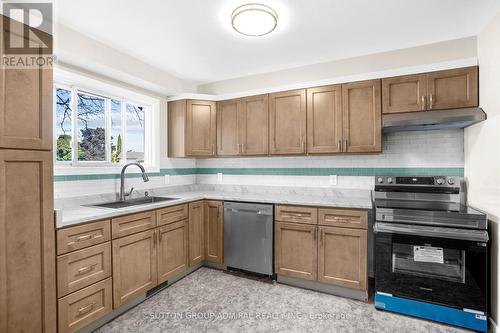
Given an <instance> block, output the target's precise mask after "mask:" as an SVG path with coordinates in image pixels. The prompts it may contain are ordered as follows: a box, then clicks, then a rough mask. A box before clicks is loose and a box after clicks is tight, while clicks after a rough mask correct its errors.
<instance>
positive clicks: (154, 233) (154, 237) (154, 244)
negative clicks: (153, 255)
mask: <svg viewBox="0 0 500 333" xmlns="http://www.w3.org/2000/svg"><path fill="white" fill-rule="evenodd" d="M155 247H156V231H153V248H155Z"/></svg>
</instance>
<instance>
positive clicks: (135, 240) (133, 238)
mask: <svg viewBox="0 0 500 333" xmlns="http://www.w3.org/2000/svg"><path fill="white" fill-rule="evenodd" d="M156 243H157V235H156V230H147V231H144V232H140V233H138V234H134V235H130V236H126V237H123V238H119V239H115V240H113V244H112V247H113V254H112V258H113V305H114V308H115V309H116V308H117V307H119V306H121V305H122V304H125V303H127V302H128V301H131V300H133V299H134V298H136V297H137V296H139V295H142V294H143V293H145V292H146V291H148V290H149V289H151V288H153V287H155V286H156V284H157V281H158V280H157V258H156V251H157V250H156Z"/></svg>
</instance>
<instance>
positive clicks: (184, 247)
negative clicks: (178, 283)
mask: <svg viewBox="0 0 500 333" xmlns="http://www.w3.org/2000/svg"><path fill="white" fill-rule="evenodd" d="M188 239H189V238H188V221H187V220H183V221H179V222H174V223H170V224H167V225H165V226H163V227H160V228H158V283H162V282H165V281H167V280H168V279H170V278H171V277H174V276H176V275H178V274H180V273H182V272H183V271H185V270H186V269H187V267H188Z"/></svg>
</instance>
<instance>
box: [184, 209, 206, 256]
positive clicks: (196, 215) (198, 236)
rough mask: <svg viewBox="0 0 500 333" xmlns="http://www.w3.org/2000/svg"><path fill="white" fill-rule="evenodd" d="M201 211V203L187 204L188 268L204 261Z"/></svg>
mask: <svg viewBox="0 0 500 333" xmlns="http://www.w3.org/2000/svg"><path fill="white" fill-rule="evenodd" d="M203 210H204V205H203V201H196V202H192V203H190V204H189V227H188V231H189V266H193V265H195V264H197V263H200V262H202V261H203V260H204V259H205V237H204V233H205V232H204V228H205V226H204V220H203V215H204V214H203V213H204V212H203Z"/></svg>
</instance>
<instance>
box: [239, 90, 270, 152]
mask: <svg viewBox="0 0 500 333" xmlns="http://www.w3.org/2000/svg"><path fill="white" fill-rule="evenodd" d="M268 103H269V96H268V95H267V94H266V95H258V96H251V97H245V98H242V99H241V109H240V112H239V117H238V118H239V120H240V126H239V128H240V140H239V141H240V144H241V146H240V147H241V148H240V149H241V153H240V154H241V155H248V156H257V155H267V154H269V107H268Z"/></svg>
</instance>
